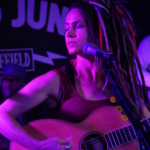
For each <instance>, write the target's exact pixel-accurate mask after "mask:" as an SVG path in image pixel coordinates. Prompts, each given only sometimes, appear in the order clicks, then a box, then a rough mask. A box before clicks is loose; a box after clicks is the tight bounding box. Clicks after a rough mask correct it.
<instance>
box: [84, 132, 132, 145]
mask: <svg viewBox="0 0 150 150" xmlns="http://www.w3.org/2000/svg"><path fill="white" fill-rule="evenodd" d="M116 131H118V130H116ZM121 133H123V134H124V132H123V131H120V133H119V134H118V133H116V135H117V136H118V135H121ZM109 134H111V133H109ZM105 135H106V134H105ZM131 135H133V134H131ZM124 137H125V138H126V137H127V136H124ZM112 139H113V140H115V141H118V143H120V140H122V138H119V137H118V139H119V140H118V139H117V140H116V139H115V138H113V137H112ZM130 139H131V140H132V139H133V138H132V137H131V136H130ZM92 140H93V141H94V140H95V141H96V142H97V141H99V142H101V143H106V142H105V141H106V140H105V138H104V137H97V138H93V139H92ZM126 141H127V142H128V141H130V140H129V136H128V137H127V138H126ZM122 142H123V143H125V142H124V141H123V140H122ZM84 143H86V144H88V143H91V140H87V141H86V142H84ZM117 145H119V144H117Z"/></svg>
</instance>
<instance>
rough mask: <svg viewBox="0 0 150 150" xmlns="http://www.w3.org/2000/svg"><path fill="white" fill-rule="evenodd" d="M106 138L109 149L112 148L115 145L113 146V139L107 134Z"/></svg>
mask: <svg viewBox="0 0 150 150" xmlns="http://www.w3.org/2000/svg"><path fill="white" fill-rule="evenodd" d="M105 138H106V140H107V143H108V146H109V148H112V147H113V145H112V142H111V139H110V137H109V133H108V134H105Z"/></svg>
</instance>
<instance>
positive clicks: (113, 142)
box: [109, 133, 116, 147]
mask: <svg viewBox="0 0 150 150" xmlns="http://www.w3.org/2000/svg"><path fill="white" fill-rule="evenodd" d="M109 137H110V139H111V142H112V145H113V147H115V146H116V144H115V140H114V138H113V135H112V133H110V134H109Z"/></svg>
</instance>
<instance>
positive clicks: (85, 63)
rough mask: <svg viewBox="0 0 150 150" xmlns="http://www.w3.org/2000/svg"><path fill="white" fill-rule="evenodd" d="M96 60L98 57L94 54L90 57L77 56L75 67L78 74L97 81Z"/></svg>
mask: <svg viewBox="0 0 150 150" xmlns="http://www.w3.org/2000/svg"><path fill="white" fill-rule="evenodd" d="M95 60H96V58H94V57H93V56H92V57H91V56H90V57H89V58H84V57H81V56H77V61H76V68H75V69H76V72H77V76H78V77H80V78H81V79H85V80H88V81H96V80H97V77H98V76H97V74H98V73H97V67H96V61H95Z"/></svg>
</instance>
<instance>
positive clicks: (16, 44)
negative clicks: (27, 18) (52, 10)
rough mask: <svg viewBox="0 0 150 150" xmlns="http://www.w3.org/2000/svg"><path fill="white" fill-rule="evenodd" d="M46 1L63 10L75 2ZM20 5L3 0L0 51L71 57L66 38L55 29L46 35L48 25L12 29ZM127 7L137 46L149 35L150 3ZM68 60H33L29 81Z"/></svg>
mask: <svg viewBox="0 0 150 150" xmlns="http://www.w3.org/2000/svg"><path fill="white" fill-rule="evenodd" d="M41 1H42V0H35V4H36V5H35V7H36V11H35V19H37V18H38V17H37V16H36V13H38V8H39V5H40V2H41ZM43 1H47V2H48V4H49V5H50V3H51V2H53V3H56V4H58V6H59V9H60V11H61V9H62V6H66V7H68V6H69V5H70V3H71V2H72V1H70V0H43ZM76 1H80V0H76ZM118 1H119V0H118ZM120 1H122V0H120ZM17 2H18V0H0V7H1V10H2V20H1V21H0V50H2V49H13V48H14V49H16V48H18V49H19V48H33V51H34V53H35V54H39V55H41V56H45V57H46V56H47V53H46V51H50V52H54V53H56V54H61V55H63V56H67V57H68V53H67V50H66V47H65V41H64V36H62V35H59V34H58V32H57V30H56V28H55V32H54V33H50V32H46V26H45V27H44V28H42V29H40V30H34V29H32V28H30V27H29V26H28V25H27V24H24V25H23V26H22V27H21V28H12V27H11V26H10V21H11V20H12V18H13V19H14V18H16V17H17ZM27 2H28V0H26V3H27ZM124 5H125V7H126V8H127V9H128V10H129V12H130V13H131V15H132V17H133V20H134V23H135V27H136V33H137V35H136V42H137V46H138V45H139V43H140V41H141V40H142V39H143V38H144V37H145V36H147V35H148V34H150V0H130V1H128V3H124ZM36 17H37V18H36ZM66 61H68V59H55V60H54V65H49V64H45V63H42V62H39V61H34V70H33V71H27V82H28V81H30V80H31V79H33V78H35V77H36V76H38V75H41V74H43V73H45V72H47V71H48V70H50V69H53V68H55V67H59V66H62V65H64V64H65V63H66ZM3 65H4V64H3ZM0 69H2V68H0Z"/></svg>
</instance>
